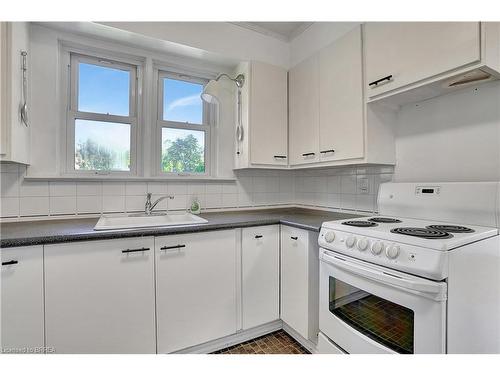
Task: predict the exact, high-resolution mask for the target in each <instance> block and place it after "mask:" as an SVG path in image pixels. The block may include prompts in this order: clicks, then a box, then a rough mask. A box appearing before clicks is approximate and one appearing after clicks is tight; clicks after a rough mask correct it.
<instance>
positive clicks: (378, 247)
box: [372, 241, 384, 255]
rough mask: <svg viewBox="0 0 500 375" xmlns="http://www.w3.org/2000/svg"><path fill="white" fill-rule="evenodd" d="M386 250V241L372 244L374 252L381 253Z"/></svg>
mask: <svg viewBox="0 0 500 375" xmlns="http://www.w3.org/2000/svg"><path fill="white" fill-rule="evenodd" d="M383 250H384V243H383V242H380V241H377V242H375V243H374V244H373V245H372V253H373V254H375V255H379V254H380V253H381V252H382V251H383Z"/></svg>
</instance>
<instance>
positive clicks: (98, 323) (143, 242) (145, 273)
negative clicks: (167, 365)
mask: <svg viewBox="0 0 500 375" xmlns="http://www.w3.org/2000/svg"><path fill="white" fill-rule="evenodd" d="M44 252H45V324H46V345H47V346H48V347H52V348H54V350H55V352H56V353H155V351H156V347H155V345H156V341H155V311H154V309H155V294H154V239H153V237H140V238H130V239H113V240H104V241H90V242H72V243H62V244H57V245H46V246H45V247H44Z"/></svg>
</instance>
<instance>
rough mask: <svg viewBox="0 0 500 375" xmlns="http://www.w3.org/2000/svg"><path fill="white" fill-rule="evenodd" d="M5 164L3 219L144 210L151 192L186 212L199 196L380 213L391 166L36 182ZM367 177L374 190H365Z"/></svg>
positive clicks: (213, 204)
mask: <svg viewBox="0 0 500 375" xmlns="http://www.w3.org/2000/svg"><path fill="white" fill-rule="evenodd" d="M0 166H1V174H0V179H1V196H2V197H1V202H0V203H1V205H0V211H1V217H3V218H9V219H10V218H12V217H14V218H15V217H19V216H23V217H24V216H50V215H75V214H76V215H81V214H100V213H102V212H104V213H115V212H116V213H119V212H140V211H143V210H144V203H145V199H146V192H151V193H152V194H153V199H156V198H158V197H159V196H161V195H165V194H169V195H173V196H174V199H173V200H166V201H163V202H161V203H159V204H158V206H157V209H160V210H164V209H166V208H167V207H168V209H170V210H185V209H187V208H189V207H190V206H191V202H192V200H193V199H194V198H197V199H198V200H199V201H200V204H201V207H202V209H204V208H210V209H212V208H237V207H254V206H255V207H260V206H270V205H283V204H299V205H305V206H311V207H326V208H334V209H339V208H342V209H349V210H356V209H357V210H362V211H368V212H371V211H376V210H377V207H376V197H377V193H378V187H379V185H380V184H381V183H383V182H387V181H391V179H392V168H391V167H366V168H365V167H360V168H355V167H344V168H330V169H322V170H301V171H266V170H248V171H238V173H237V180H236V181H227V182H219V181H206V182H205V181H193V182H189V181H151V182H143V181H127V182H122V181H103V182H100V181H79V182H73V181H50V182H49V181H38V180H37V181H30V180H24V177H23V176H24V172H25V168H19V167H17V166H15V165H10V164H0ZM365 178H366V179H367V182H368V187H369V191H368V192H362V193H361V192H360V189H359V187H360V185H361V183H360V180H361V179H365Z"/></svg>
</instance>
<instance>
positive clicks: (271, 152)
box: [235, 61, 288, 169]
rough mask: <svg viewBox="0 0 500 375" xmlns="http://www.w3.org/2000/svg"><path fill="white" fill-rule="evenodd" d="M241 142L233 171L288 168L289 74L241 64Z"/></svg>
mask: <svg viewBox="0 0 500 375" xmlns="http://www.w3.org/2000/svg"><path fill="white" fill-rule="evenodd" d="M238 73H242V74H244V75H245V84H244V85H243V88H242V123H243V129H244V131H243V140H242V141H241V142H238V141H237V147H236V159H235V164H236V168H237V169H238V168H250V167H262V168H266V167H270V168H276V167H278V168H281V167H285V168H286V167H287V165H288V82H287V80H288V73H287V70H286V69H284V68H281V67H278V66H274V65H270V64H265V63H261V62H257V61H252V62H249V63H243V64H240V66H239V68H238Z"/></svg>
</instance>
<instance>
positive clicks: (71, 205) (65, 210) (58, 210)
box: [49, 195, 76, 215]
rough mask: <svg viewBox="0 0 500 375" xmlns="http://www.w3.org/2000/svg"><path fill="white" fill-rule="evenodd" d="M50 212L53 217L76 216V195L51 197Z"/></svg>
mask: <svg viewBox="0 0 500 375" xmlns="http://www.w3.org/2000/svg"><path fill="white" fill-rule="evenodd" d="M49 212H50V214H51V215H74V214H76V197H75V196H74V195H73V196H66V197H65V196H60V197H52V196H51V197H49Z"/></svg>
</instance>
